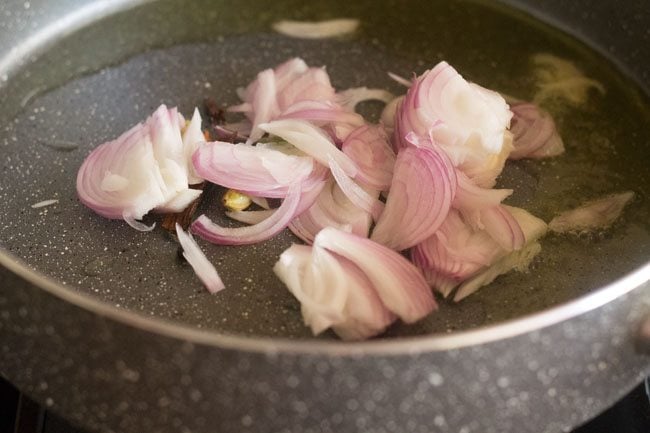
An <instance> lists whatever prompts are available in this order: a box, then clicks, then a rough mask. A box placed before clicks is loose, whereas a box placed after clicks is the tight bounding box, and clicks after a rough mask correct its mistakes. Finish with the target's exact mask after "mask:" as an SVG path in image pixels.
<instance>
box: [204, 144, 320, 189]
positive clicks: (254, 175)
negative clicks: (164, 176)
mask: <svg viewBox="0 0 650 433" xmlns="http://www.w3.org/2000/svg"><path fill="white" fill-rule="evenodd" d="M193 162H194V167H195V169H196V172H197V173H198V174H199V175H200V176H202V177H203V178H205V179H206V180H209V181H210V182H213V183H216V184H217V185H222V186H224V187H226V188H231V189H235V190H238V191H242V192H244V193H246V194H248V195H253V196H262V197H272V198H282V197H284V196H286V195H287V191H288V190H289V187H290V186H291V185H292V184H295V183H303V184H302V188H303V190H310V189H311V188H312V187H313V185H315V184H317V183H320V182H321V181H322V179H323V176H324V174H325V170H324V168H323V167H319V166H318V164H315V163H314V160H313V159H312V158H310V157H308V156H296V155H287V154H285V153H283V152H281V151H279V150H276V149H273V148H271V147H268V146H266V147H265V146H248V145H244V144H231V143H225V142H220V141H215V142H211V143H206V144H204V145H202V146H201V147H200V148H199V149H198V150H197V151H196V152H195V153H194V157H193ZM307 180H308V181H307Z"/></svg>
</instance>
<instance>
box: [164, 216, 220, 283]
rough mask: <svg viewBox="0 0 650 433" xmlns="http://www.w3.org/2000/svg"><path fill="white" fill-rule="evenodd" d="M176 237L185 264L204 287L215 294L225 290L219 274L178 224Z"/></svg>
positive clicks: (190, 236)
mask: <svg viewBox="0 0 650 433" xmlns="http://www.w3.org/2000/svg"><path fill="white" fill-rule="evenodd" d="M176 235H177V236H178V242H180V244H181V247H182V248H183V257H185V260H187V263H189V264H190V266H192V269H194V272H196V276H197V277H199V279H200V280H201V281H202V282H203V284H204V285H205V287H206V288H207V289H208V291H209V292H210V293H217V292H219V291H221V290H223V289H225V288H226V286H225V285H224V284H223V281H221V277H219V273H218V272H217V270H216V269H215V268H214V266H213V265H212V263H210V262H209V261H208V259H207V257H206V256H205V254H203V251H201V248H199V245H198V244H197V243H196V241H195V240H194V238H193V237H192V235H191V234H189V233H185V232H184V231H183V229H182V228H181V226H180V225H179V224H176Z"/></svg>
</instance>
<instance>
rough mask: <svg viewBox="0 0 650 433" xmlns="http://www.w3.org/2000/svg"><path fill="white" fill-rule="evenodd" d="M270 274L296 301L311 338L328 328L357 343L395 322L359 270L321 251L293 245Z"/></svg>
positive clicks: (337, 257) (323, 250)
mask: <svg viewBox="0 0 650 433" xmlns="http://www.w3.org/2000/svg"><path fill="white" fill-rule="evenodd" d="M273 270H274V272H275V273H276V275H277V276H278V277H279V278H280V279H281V280H282V281H283V282H284V283H285V284H286V285H287V287H288V288H289V290H290V291H291V292H292V293H293V294H294V296H295V297H296V298H297V299H298V300H299V301H300V303H301V310H302V314H303V318H304V321H305V324H307V325H308V326H310V328H311V329H312V332H313V333H314V335H317V334H319V333H321V332H322V331H324V330H325V329H327V328H329V327H331V328H332V329H333V330H334V331H335V332H336V333H337V334H338V335H339V336H340V337H341V338H343V339H344V340H360V339H364V338H368V337H372V336H373V335H376V334H378V333H380V332H382V331H383V330H384V329H385V328H386V327H387V326H388V325H389V324H390V323H392V322H393V321H394V320H395V316H394V315H393V314H391V313H390V312H389V311H388V309H387V308H386V307H385V306H384V305H383V304H382V302H381V299H379V297H378V296H377V293H376V292H375V290H374V287H373V286H372V284H371V282H370V281H369V280H368V278H366V276H365V275H364V274H363V273H362V272H361V271H360V270H359V268H357V267H356V266H355V265H354V264H352V263H350V262H349V261H348V260H346V259H345V258H343V257H340V256H337V255H334V254H331V253H329V252H328V251H326V250H325V249H323V248H319V247H314V248H311V247H306V246H303V245H293V246H291V247H290V248H289V249H287V250H286V251H285V252H284V253H282V255H281V256H280V260H279V261H278V262H277V263H276V264H275V266H274V268H273Z"/></svg>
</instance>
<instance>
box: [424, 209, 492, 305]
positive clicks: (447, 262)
mask: <svg viewBox="0 0 650 433" xmlns="http://www.w3.org/2000/svg"><path fill="white" fill-rule="evenodd" d="M503 254H504V252H503V250H502V249H501V248H500V247H499V245H498V244H497V243H496V242H495V241H494V239H492V237H491V236H490V235H488V234H487V233H486V232H485V231H483V230H475V229H473V228H472V227H471V226H470V225H468V224H467V223H466V222H465V221H463V218H462V216H461V214H460V213H459V212H458V211H456V210H452V211H450V212H449V215H448V216H447V218H446V219H445V221H444V223H443V224H442V225H441V226H440V229H439V230H438V231H437V232H436V233H435V234H434V235H433V236H431V237H429V238H427V239H425V240H424V241H423V242H421V243H419V244H417V245H416V246H414V247H413V249H412V250H411V258H412V260H413V262H414V263H415V264H416V265H417V266H418V267H419V268H420V269H422V270H423V272H424V275H425V277H426V278H427V281H428V282H429V284H431V286H432V287H434V288H435V289H437V290H438V291H439V292H440V293H442V294H443V296H445V297H447V296H448V295H449V294H450V293H451V291H452V290H453V289H454V288H455V287H456V286H457V285H458V284H459V283H461V282H462V281H464V280H466V279H467V278H469V277H470V276H472V275H473V274H475V273H476V272H478V271H479V270H480V269H482V268H484V267H486V266H489V265H490V264H492V262H493V261H494V260H495V259H496V258H498V257H500V256H502V255H503Z"/></svg>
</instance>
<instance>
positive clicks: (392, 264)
mask: <svg viewBox="0 0 650 433" xmlns="http://www.w3.org/2000/svg"><path fill="white" fill-rule="evenodd" d="M314 246H315V247H322V248H325V249H327V250H329V251H331V252H333V253H336V254H338V255H340V256H343V257H345V258H346V259H348V260H350V261H351V262H352V263H354V264H355V265H356V266H358V267H359V269H360V270H361V271H362V272H363V273H364V274H365V276H366V277H367V278H368V280H370V282H371V283H372V285H373V286H374V288H375V290H376V291H377V294H378V295H379V297H380V299H381V301H382V302H383V304H384V305H385V306H386V308H388V309H389V310H390V311H392V312H393V313H395V314H396V315H397V316H398V317H400V318H401V319H402V320H403V321H404V322H406V323H413V322H416V321H418V320H420V319H422V318H423V317H424V316H426V315H427V314H429V313H430V312H431V311H433V310H435V309H436V308H437V304H436V301H435V299H434V297H433V294H432V292H431V290H430V289H429V286H428V285H427V282H426V281H425V280H424V277H423V276H422V274H421V273H420V272H419V271H418V269H417V268H416V267H415V266H414V265H413V264H412V263H411V262H409V261H408V260H407V259H406V258H404V257H403V256H402V255H400V254H399V253H396V252H395V251H393V250H391V249H389V248H386V247H384V246H382V245H380V244H378V243H376V242H373V241H371V240H370V239H365V238H361V237H359V236H356V235H353V234H351V233H345V232H342V231H339V230H336V229H335V228H332V227H328V228H325V229H323V230H321V231H320V233H318V235H317V236H316V239H315V241H314Z"/></svg>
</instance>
